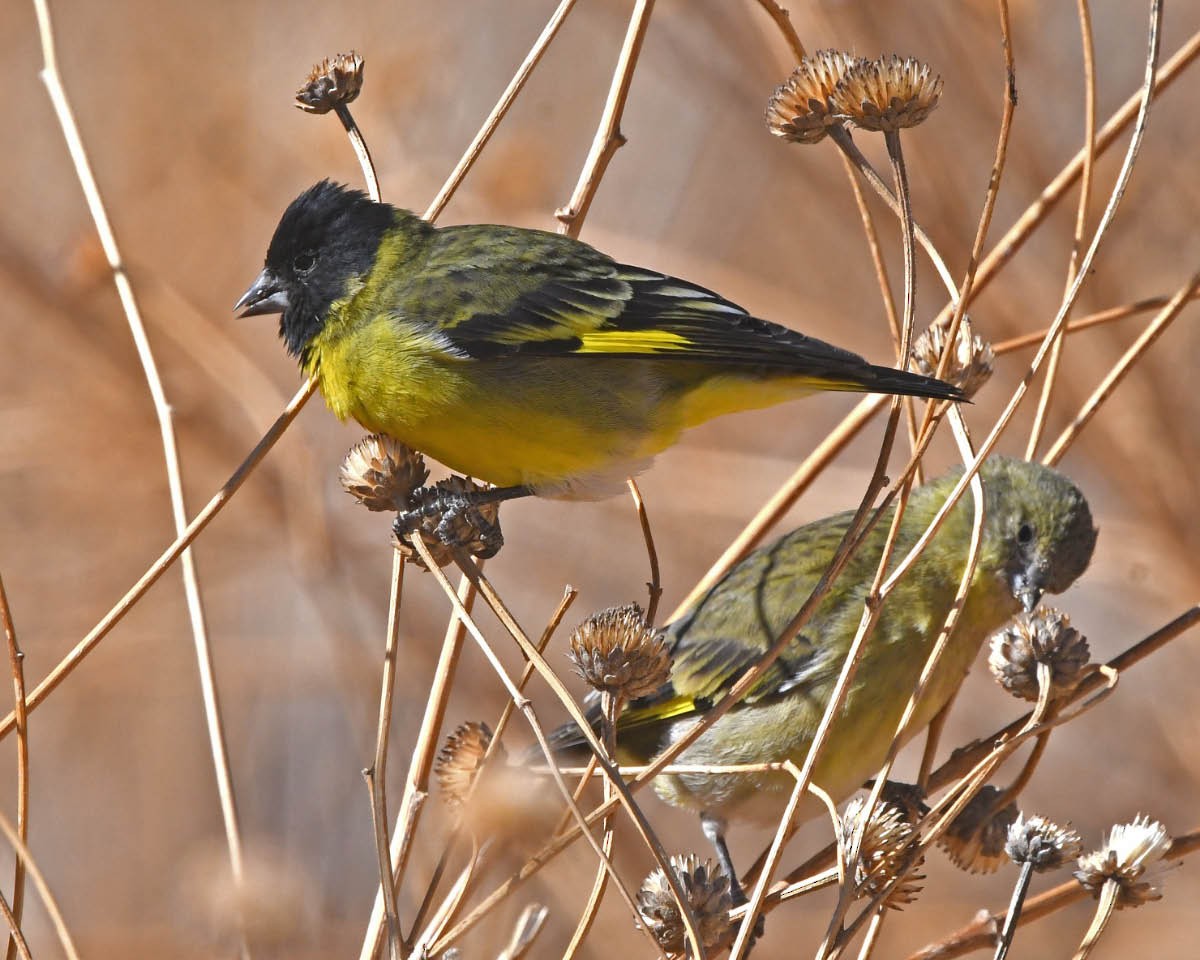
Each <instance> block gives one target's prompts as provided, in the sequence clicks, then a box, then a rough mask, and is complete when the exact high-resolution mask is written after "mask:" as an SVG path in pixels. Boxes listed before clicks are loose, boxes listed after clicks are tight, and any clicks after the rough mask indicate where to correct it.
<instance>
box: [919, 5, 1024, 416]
mask: <svg viewBox="0 0 1200 960" xmlns="http://www.w3.org/2000/svg"><path fill="white" fill-rule="evenodd" d="M996 7H997V13H998V15H999V20H1000V48H1001V51H1002V52H1003V55H1004V83H1003V90H1002V96H1001V105H1002V106H1001V111H1000V131H999V133H998V134H997V137H996V153H995V156H994V158H993V160H992V170H991V175H990V176H989V177H988V185H987V190H986V191H985V192H984V195H983V208H982V209H981V210H980V213H979V224H978V225H977V226H976V228H975V239H974V240H973V241H972V243H971V254H970V256H969V257H968V258H967V269H966V271H965V273H964V274H963V281H962V285H961V287H960V288H959V290H958V293H957V295H954V294H951V296H950V304H949V309H951V310H952V313H951V317H950V325H949V327H948V328H947V330H946V344H945V346H944V347H943V348H942V355H941V357H939V358H938V365H937V370H936V371H935V376H938V377H944V376H945V375H946V371H947V370H948V369H949V364H950V358H951V357H952V356H953V355H954V345H955V343H957V341H958V331H959V327H960V326H961V325H962V319H963V316H964V315H965V314H966V310H967V304H968V303H970V301H971V291H972V290H973V289H974V287H975V274H976V271H977V270H978V268H979V257H980V255H981V254H982V253H983V244H984V242H985V241H986V240H987V235H988V231H989V230H990V229H991V225H992V214H993V213H994V212H995V209H996V201H997V199H998V198H999V196H1000V180H1001V178H1002V177H1003V175H1004V167H1005V164H1006V162H1007V160H1008V140H1009V136H1010V135H1011V133H1012V121H1013V115H1014V114H1015V113H1016V109H1017V87H1016V63H1015V60H1014V57H1013V48H1012V25H1011V23H1010V22H1009V16H1008V0H997V4H996ZM932 414H933V410H932V408H931V407H926V409H925V420H924V423H923V424H922V426H921V430H922V431H925V430H928V429H929V428H930V426H931V424H932Z"/></svg>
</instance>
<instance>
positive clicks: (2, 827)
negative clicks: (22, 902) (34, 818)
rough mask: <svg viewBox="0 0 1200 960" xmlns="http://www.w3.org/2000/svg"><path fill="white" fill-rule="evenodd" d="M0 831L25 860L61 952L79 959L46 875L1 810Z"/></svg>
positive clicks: (74, 959)
mask: <svg viewBox="0 0 1200 960" xmlns="http://www.w3.org/2000/svg"><path fill="white" fill-rule="evenodd" d="M0 832H3V833H4V835H5V836H6V837H7V838H8V842H9V843H10V844H12V848H13V852H14V853H16V855H17V857H18V858H19V859H20V860H23V861H24V862H25V868H26V870H27V871H28V872H29V878H30V879H31V880H32V881H33V885H34V887H36V888H37V892H38V896H40V897H41V898H42V905H43V906H44V907H45V908H46V913H47V914H48V915H49V917H50V923H51V925H52V926H53V927H54V932H55V933H56V934H57V935H58V940H59V942H60V943H61V944H62V948H63V952H64V953H66V955H67V960H79V951H78V950H76V949H75V941H74V940H72V939H71V933H70V931H69V930H67V923H66V921H65V920H64V919H63V915H62V910H60V909H59V906H58V901H57V900H55V899H54V895H53V894H52V893H51V892H50V886H49V884H47V883H46V877H45V875H44V874H43V873H42V871H41V868H40V867H38V865H37V861H36V860H34V859H33V854H32V853H31V852H30V851H29V847H28V846H26V844H25V841H24V840H22V839H21V838H20V836H19V835H18V834H17V831H16V828H15V827H14V826H13V825H12V822H11V821H10V820H9V819H8V817H6V816H5V815H4V814H3V813H2V812H0Z"/></svg>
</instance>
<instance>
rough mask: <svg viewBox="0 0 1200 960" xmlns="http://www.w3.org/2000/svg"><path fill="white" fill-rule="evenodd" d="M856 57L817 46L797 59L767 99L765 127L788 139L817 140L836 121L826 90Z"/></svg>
mask: <svg viewBox="0 0 1200 960" xmlns="http://www.w3.org/2000/svg"><path fill="white" fill-rule="evenodd" d="M858 59H859V58H858V57H855V56H852V55H851V54H848V53H843V52H842V51H840V50H818V51H817V52H816V53H813V54H809V55H808V56H807V57H805V58H804V59H803V60H801V61H800V65H799V66H798V67H796V69H795V70H793V71H792V74H791V76H789V77H788V78H787V79H786V80H785V81H783V83H781V84H780V85H779V86H778V87H776V88H775V92H774V93H773V94H771V99H770V100H768V101H767V129H768V130H770V131H771V133H773V134H774V135H775V136H777V137H782V138H783V139H784V140H790V141H791V142H792V143H817V142H818V141H820V140H824V139H825V134H826V133H828V132H829V128H830V127H831V126H832V125H833V124H835V123H839V122H840V121H839V120H838V118H837V117H836V116H835V111H834V110H833V108H832V107H831V106H830V105H829V97H830V94H832V93H833V88H834V87H836V86H837V84H838V81H839V80H841V79H842V77H843V76H844V75H845V73H846V71H847V70H849V69H850V67H852V66H853V65H854V64H855V63H857V62H858Z"/></svg>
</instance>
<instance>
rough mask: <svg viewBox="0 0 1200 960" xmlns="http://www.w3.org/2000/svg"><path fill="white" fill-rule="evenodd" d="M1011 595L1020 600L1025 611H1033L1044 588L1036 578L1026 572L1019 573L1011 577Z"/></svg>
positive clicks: (1040, 599)
mask: <svg viewBox="0 0 1200 960" xmlns="http://www.w3.org/2000/svg"><path fill="white" fill-rule="evenodd" d="M1012 586H1013V596H1014V597H1016V598H1017V600H1019V601H1020V603H1021V606H1022V607H1024V608H1025V612H1026V613H1033V611H1034V610H1036V609H1037V605H1038V604H1039V603H1041V601H1042V594H1043V593H1044V592H1045V590H1044V589H1043V588H1042V586H1041V584H1039V583H1037V582H1036V578H1035V577H1033V576H1030V575H1029V574H1027V573H1019V574H1017V575H1016V576H1015V577H1014V578H1013V585H1012Z"/></svg>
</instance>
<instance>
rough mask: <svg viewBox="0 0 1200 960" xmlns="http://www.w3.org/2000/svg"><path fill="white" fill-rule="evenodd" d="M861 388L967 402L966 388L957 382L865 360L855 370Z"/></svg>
mask: <svg viewBox="0 0 1200 960" xmlns="http://www.w3.org/2000/svg"><path fill="white" fill-rule="evenodd" d="M851 375H852V376H854V377H855V380H856V383H857V386H858V388H859V389H862V390H865V391H866V392H867V393H890V394H895V395H897V396H901V397H924V398H926V399H928V400H958V401H965V400H966V397H965V396H963V392H962V390H960V389H959V388H958V387H956V386H954V385H953V384H950V383H946V382H945V381H944V380H938V379H937V378H936V377H927V376H925V375H924V374H921V373H910V372H909V371H907V370H897V369H896V368H895V367H879V366H876V365H875V364H873V363H865V364H863V365H862V366H861V367H855V368H853V370H852V371H851Z"/></svg>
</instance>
